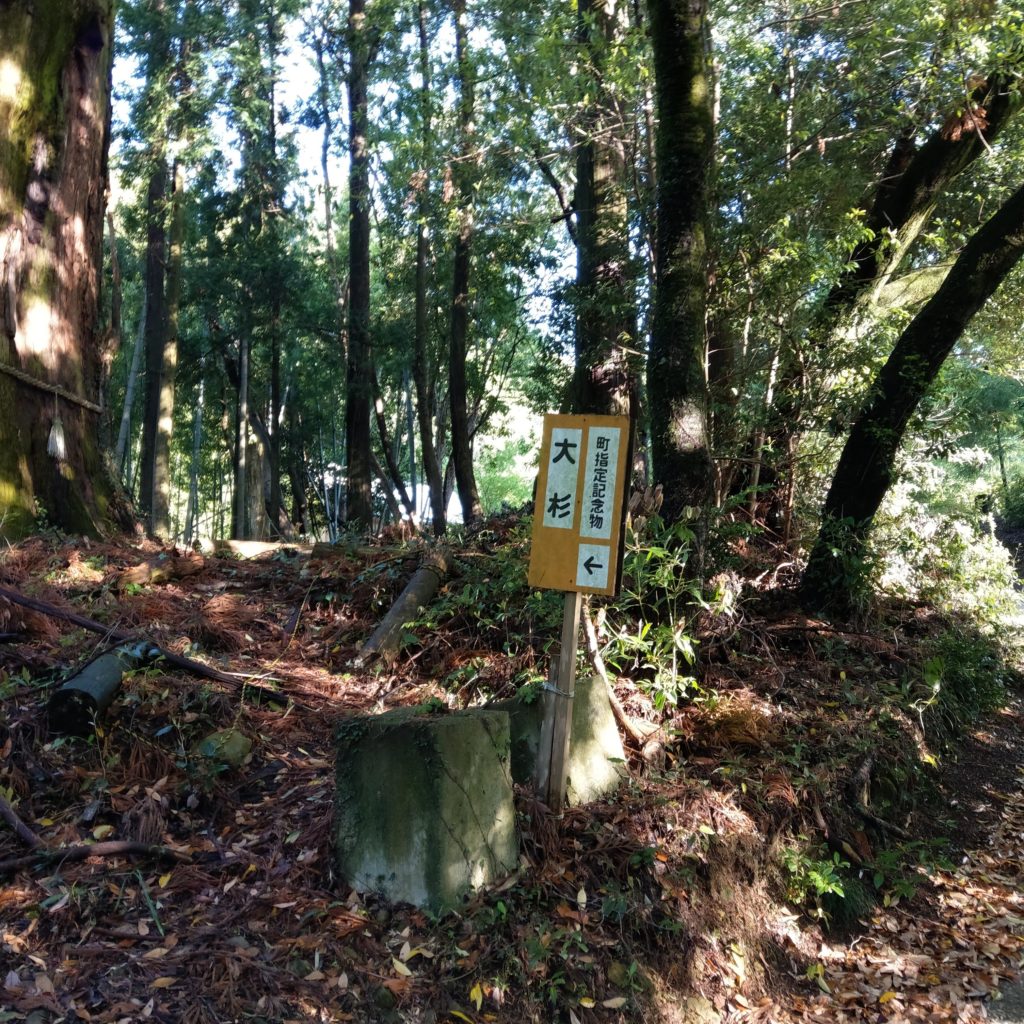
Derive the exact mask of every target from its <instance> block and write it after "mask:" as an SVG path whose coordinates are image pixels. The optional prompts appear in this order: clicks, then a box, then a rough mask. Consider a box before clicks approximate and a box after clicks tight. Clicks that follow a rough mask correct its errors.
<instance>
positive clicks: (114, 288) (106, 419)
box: [99, 183, 123, 451]
mask: <svg viewBox="0 0 1024 1024" xmlns="http://www.w3.org/2000/svg"><path fill="white" fill-rule="evenodd" d="M107 194H108V197H109V194H110V187H109V183H108V186H107ZM107 229H108V235H109V238H110V243H109V244H110V327H109V328H108V330H107V332H106V334H105V335H104V336H103V341H102V344H101V346H100V384H99V404H100V405H102V406H103V414H102V416H101V417H100V429H99V442H100V447H101V448H102V449H103V450H104V451H109V450H110V439H111V434H112V432H113V425H114V414H113V411H112V410H111V408H110V372H111V369H112V368H113V365H114V359H115V358H116V357H117V353H118V352H119V351H120V349H121V308H122V305H123V302H122V297H123V296H122V289H121V282H122V277H121V260H120V257H119V254H118V251H117V227H116V225H115V223H114V212H113V210H110V209H108V210H107Z"/></svg>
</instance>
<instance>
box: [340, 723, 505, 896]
mask: <svg viewBox="0 0 1024 1024" xmlns="http://www.w3.org/2000/svg"><path fill="white" fill-rule="evenodd" d="M337 751H338V753H337V791H336V792H337V795H336V804H335V819H334V839H335V859H336V863H337V866H338V870H339V872H340V874H341V876H342V877H343V878H345V879H346V880H347V882H348V883H349V884H350V885H352V886H353V887H354V888H356V889H357V890H359V891H361V892H370V891H380V892H382V893H383V894H384V895H385V896H387V897H388V898H389V899H391V900H395V901H402V902H407V903H413V904H415V905H416V906H419V907H424V908H426V909H428V910H431V911H433V912H435V913H442V912H444V911H446V910H451V909H454V908H455V907H457V906H458V905H459V903H460V902H461V901H462V899H463V897H464V896H465V895H466V894H467V893H469V892H471V891H473V890H475V889H478V888H480V887H481V886H483V885H487V884H489V883H492V882H495V881H498V880H500V879H501V878H502V877H504V876H505V875H507V874H509V873H510V872H512V871H514V870H515V868H516V866H517V864H518V860H519V843H518V838H517V836H516V827H515V807H514V804H513V797H512V777H511V772H510V742H509V716H508V714H507V713H506V712H504V711H500V710H491V709H485V708H479V709H473V710H469V711H463V712H458V713H456V714H440V715H438V714H432V713H430V711H428V710H427V709H425V708H401V709H399V710H397V711H391V712H388V713H387V714H383V715H372V716H361V717H358V718H351V719H347V720H346V721H345V722H343V723H342V725H341V726H340V727H339V729H338V734H337Z"/></svg>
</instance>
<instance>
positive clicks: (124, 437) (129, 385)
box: [114, 292, 146, 481]
mask: <svg viewBox="0 0 1024 1024" xmlns="http://www.w3.org/2000/svg"><path fill="white" fill-rule="evenodd" d="M145 331H146V295H145V292H143V295H142V309H141V311H140V313H139V326H138V328H137V329H136V331H135V343H134V344H133V345H132V361H131V364H130V365H129V367H128V377H127V380H126V381H125V387H124V407H123V408H122V410H121V426H120V428H119V429H118V431H117V447H116V448H115V449H114V466H115V468H116V469H117V475H118V478H119V479H120V480H122V481H124V480H125V479H127V478H130V477H131V467H130V463H131V458H130V451H131V449H130V445H129V441H130V438H131V428H132V410H133V409H134V407H135V392H136V390H137V388H138V386H139V364H140V363H141V362H142V350H143V348H144V347H145Z"/></svg>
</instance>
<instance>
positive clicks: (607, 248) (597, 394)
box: [571, 0, 636, 415]
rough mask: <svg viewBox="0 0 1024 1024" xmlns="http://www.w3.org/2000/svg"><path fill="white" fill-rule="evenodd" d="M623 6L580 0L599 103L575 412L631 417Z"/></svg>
mask: <svg viewBox="0 0 1024 1024" xmlns="http://www.w3.org/2000/svg"><path fill="white" fill-rule="evenodd" d="M622 21H623V17H622V12H621V5H620V4H618V3H616V2H615V0H612V2H609V3H605V2H603V0H601V2H596V0H580V4H579V35H580V42H581V43H582V44H583V48H584V52H585V53H586V55H587V57H588V60H589V65H590V76H591V78H592V80H593V81H592V84H591V91H592V96H593V99H592V100H591V108H590V110H589V111H588V113H587V116H586V118H585V121H584V131H585V137H584V139H583V141H582V142H581V143H580V145H579V146H578V148H577V151H576V152H577V156H576V194H575V202H574V206H575V209H576V239H577V247H576V369H575V372H574V374H573V383H572V396H571V405H572V408H573V410H574V411H575V412H591V413H602V414H606V415H611V414H617V415H629V414H630V413H631V412H633V411H634V410H635V406H636V394H635V392H636V375H635V373H634V371H633V368H632V367H631V365H630V357H629V354H628V353H629V352H630V351H631V350H633V351H635V349H636V341H635V339H636V303H635V301H634V294H633V293H634V283H633V274H632V271H631V268H630V256H629V225H628V211H627V203H626V153H625V140H624V138H623V133H624V131H625V126H624V125H623V124H622V116H621V112H620V111H619V110H617V109H616V103H615V98H614V96H613V95H612V93H611V92H610V91H609V90H608V88H607V86H606V84H605V81H604V79H605V74H606V64H607V56H608V51H609V50H610V48H611V47H612V46H613V45H614V44H615V41H616V38H617V37H618V36H620V35H621V28H622Z"/></svg>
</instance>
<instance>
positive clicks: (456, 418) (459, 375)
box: [448, 0, 483, 526]
mask: <svg viewBox="0 0 1024 1024" xmlns="http://www.w3.org/2000/svg"><path fill="white" fill-rule="evenodd" d="M452 14H453V15H454V18H455V55H456V62H457V65H458V70H457V78H458V87H459V112H458V124H459V138H460V144H459V147H458V152H457V154H456V159H455V166H454V168H453V170H452V177H453V179H454V181H455V194H456V201H457V202H458V227H457V229H456V234H455V245H454V252H453V257H452V314H451V342H450V346H449V352H448V387H449V395H450V400H451V414H452V461H453V462H454V464H455V482H456V485H457V487H458V490H459V502H460V503H461V505H462V521H463V522H464V523H465V524H466V525H467V526H468V525H470V524H472V523H474V522H476V521H477V520H478V519H479V518H480V517H481V516H482V515H483V507H482V505H481V504H480V493H479V491H478V490H477V486H476V475H475V473H474V472H473V441H472V437H471V436H470V432H469V395H468V387H467V384H466V358H467V338H468V334H469V284H470V282H469V277H470V260H471V253H472V245H473V173H472V166H471V164H472V161H473V159H474V157H473V134H474V125H473V117H474V89H475V83H474V74H473V67H472V64H471V63H470V59H469V52H468V47H469V42H468V34H467V30H466V3H465V0H452Z"/></svg>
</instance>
